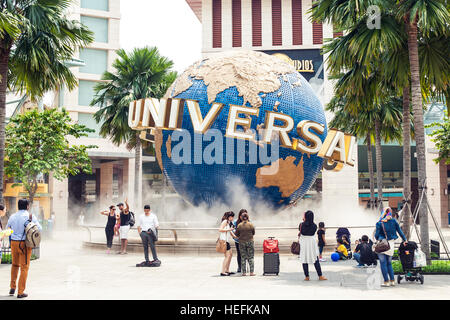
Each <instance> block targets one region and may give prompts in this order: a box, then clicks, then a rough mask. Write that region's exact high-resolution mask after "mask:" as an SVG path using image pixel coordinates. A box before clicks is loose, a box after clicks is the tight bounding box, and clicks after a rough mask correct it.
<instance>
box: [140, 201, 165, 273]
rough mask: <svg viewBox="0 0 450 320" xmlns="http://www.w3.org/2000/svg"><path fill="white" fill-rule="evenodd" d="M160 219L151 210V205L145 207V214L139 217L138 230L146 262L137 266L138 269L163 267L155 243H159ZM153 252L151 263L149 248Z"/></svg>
mask: <svg viewBox="0 0 450 320" xmlns="http://www.w3.org/2000/svg"><path fill="white" fill-rule="evenodd" d="M158 228H159V223H158V217H157V216H156V215H155V214H154V213H153V211H152V210H151V209H150V205H148V204H147V205H145V206H144V214H143V215H141V216H140V217H139V220H138V224H137V229H138V232H139V235H140V236H141V240H142V245H143V246H144V257H145V261H144V262H142V263H140V264H139V265H137V266H138V267H149V266H155V267H156V266H157V267H159V266H160V265H161V261H159V260H158V256H157V255H156V247H155V242H156V241H158ZM149 245H150V249H151V250H152V257H153V260H152V261H150V259H149V257H148V246H149Z"/></svg>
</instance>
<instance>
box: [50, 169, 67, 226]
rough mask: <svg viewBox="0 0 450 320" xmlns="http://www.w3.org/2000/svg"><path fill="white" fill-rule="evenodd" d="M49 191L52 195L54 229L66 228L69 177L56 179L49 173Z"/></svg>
mask: <svg viewBox="0 0 450 320" xmlns="http://www.w3.org/2000/svg"><path fill="white" fill-rule="evenodd" d="M49 193H50V194H51V195H52V197H53V199H52V209H51V211H52V212H54V213H55V227H56V230H58V231H61V230H66V229H67V228H68V225H69V179H64V180H63V181H59V180H56V179H55V178H53V176H52V175H50V178H49Z"/></svg>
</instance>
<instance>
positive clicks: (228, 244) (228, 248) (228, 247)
mask: <svg viewBox="0 0 450 320" xmlns="http://www.w3.org/2000/svg"><path fill="white" fill-rule="evenodd" d="M228 250H231V246H230V243H229V242H227V251H228Z"/></svg>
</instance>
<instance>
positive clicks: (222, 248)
mask: <svg viewBox="0 0 450 320" xmlns="http://www.w3.org/2000/svg"><path fill="white" fill-rule="evenodd" d="M233 219H234V212H233V211H228V212H225V214H224V215H223V217H222V222H221V224H220V227H219V239H218V240H217V246H216V249H217V251H218V252H222V253H223V254H224V256H225V258H224V260H223V263H222V272H221V273H220V275H221V276H229V275H232V274H234V272H230V263H231V258H232V257H233V252H232V251H231V245H230V240H231V238H236V236H235V235H234V233H233V229H234V225H233Z"/></svg>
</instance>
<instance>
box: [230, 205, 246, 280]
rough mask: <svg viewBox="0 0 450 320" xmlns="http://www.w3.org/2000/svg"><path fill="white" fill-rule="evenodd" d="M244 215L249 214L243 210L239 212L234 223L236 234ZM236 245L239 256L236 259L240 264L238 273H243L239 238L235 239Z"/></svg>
mask: <svg viewBox="0 0 450 320" xmlns="http://www.w3.org/2000/svg"><path fill="white" fill-rule="evenodd" d="M243 213H247V210H245V209H241V210H240V211H239V214H238V218H237V219H236V220H235V221H234V222H233V224H234V229H233V231H234V233H236V229H237V226H238V225H239V224H240V223H241V222H242V214H243ZM234 245H235V247H236V256H237V257H236V258H237V263H238V270H237V273H241V250H240V247H239V239H238V238H234Z"/></svg>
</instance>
